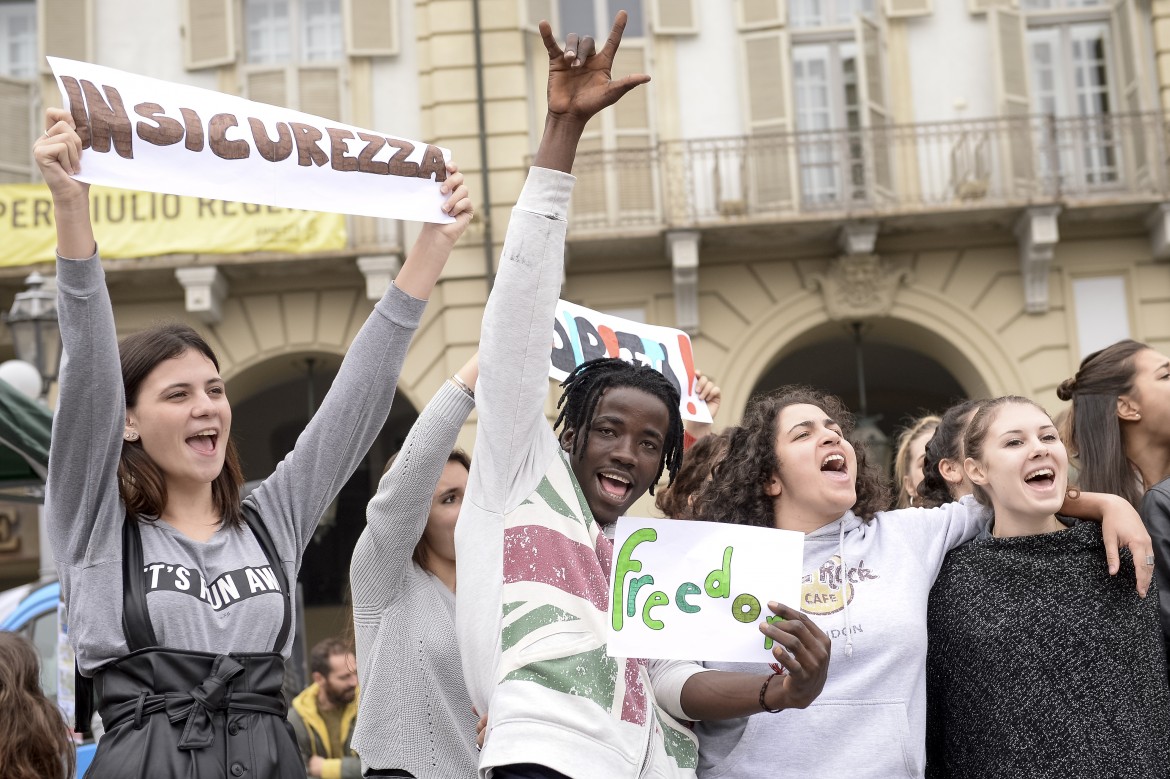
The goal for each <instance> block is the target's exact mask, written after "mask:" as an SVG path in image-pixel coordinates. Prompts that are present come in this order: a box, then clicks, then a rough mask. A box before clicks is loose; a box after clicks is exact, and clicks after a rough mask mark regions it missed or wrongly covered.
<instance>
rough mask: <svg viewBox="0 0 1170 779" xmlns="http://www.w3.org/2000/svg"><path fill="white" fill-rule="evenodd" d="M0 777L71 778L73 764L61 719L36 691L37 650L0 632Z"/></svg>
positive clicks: (38, 681)
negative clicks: (1, 735) (1, 734)
mask: <svg viewBox="0 0 1170 779" xmlns="http://www.w3.org/2000/svg"><path fill="white" fill-rule="evenodd" d="M0 733H3V734H4V737H3V738H0V776H3V777H4V779H46V778H47V777H50V778H51V777H58V778H59V779H60V778H63V777H72V776H73V770H74V762H75V760H76V752H75V747H74V745H73V739H72V738H71V736H70V733H69V727H68V726H67V725H66V724H65V718H64V717H63V716H62V715H61V711H60V709H58V708H57V706H56V704H54V703H53V702H52V701H51V700H49V699H48V698H46V697H45V694H44V693H43V692H42V691H41V670H40V662H39V661H38V659H37V651H36V649H35V648H34V647H33V645H32V644H31V643H30V642H29V640H28V639H27V638H25V637H24V636H21V635H18V634H16V633H8V632H5V631H0Z"/></svg>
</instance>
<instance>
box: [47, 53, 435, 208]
mask: <svg viewBox="0 0 1170 779" xmlns="http://www.w3.org/2000/svg"><path fill="white" fill-rule="evenodd" d="M48 60H49V64H50V65H51V66H52V68H53V74H54V75H55V76H56V78H57V86H58V87H59V88H60V89H61V96H62V99H63V100H64V101H65V103H64V105H65V107H66V108H68V109H69V112H70V113H71V114H72V115H73V119H74V121H75V122H76V123H77V127H78V133H79V134H80V135H81V140H82V147H83V148H84V149H86V151H85V153H84V154H83V155H82V158H81V173H80V174H79V175H78V176H77V179H78V180H80V181H87V182H89V183H91V184H104V185H108V186H112V187H121V188H123V189H136V190H143V191H146V192H162V193H166V194H172V195H189V196H192V197H201V198H216V199H220V200H231V201H237V202H242V203H258V204H260V205H268V206H283V207H285V208H300V209H305V210H309V211H331V212H335V213H342V214H359V215H363V216H375V217H385V218H393V219H410V220H414V221H422V222H450V221H452V220H451V217H449V216H447V215H446V214H444V213H443V212H442V211H441V210H440V207H441V206H442V204H443V201H444V199H445V198H444V197H443V195H442V194H440V192H439V185H440V183H441V182H443V181H444V180H445V179H446V177H447V169H446V167H445V162H446V158H447V157H449V156H450V154H449V152H447V151H446V150H445V149H440V148H439V147H437V146H431V145H428V144H425V143H416V142H414V141H408V140H405V139H403V138H397V137H395V136H392V135H385V134H383V133H376V132H372V131H369V130H363V129H361V128H359V127H352V126H350V125H347V124H342V123H340V122H335V121H332V120H330V119H322V118H321V117H318V116H313V115H311V114H305V113H301V112H300V111H293V110H290V109H287V108H277V107H275V106H270V105H265V104H264V103H256V102H253V101H251V100H245V99H244V98H242V97H236V96H235V95H225V94H222V93H219V92H212V91H211V90H207V89H200V88H198V87H192V86H188V85H186V84H175V83H171V82H167V81H160V80H158V79H153V78H147V77H145V76H138V75H135V74H133V73H126V72H124V71H120V70H114V69H113V68H106V67H102V66H100V65H91V64H88V63H85V62H76V61H74V60H66V59H60V58H58V57H49V58H48Z"/></svg>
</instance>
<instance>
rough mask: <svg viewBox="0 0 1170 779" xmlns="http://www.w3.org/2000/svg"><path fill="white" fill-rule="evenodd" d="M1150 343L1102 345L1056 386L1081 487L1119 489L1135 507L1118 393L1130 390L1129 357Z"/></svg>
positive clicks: (1136, 484) (1138, 496)
mask: <svg viewBox="0 0 1170 779" xmlns="http://www.w3.org/2000/svg"><path fill="white" fill-rule="evenodd" d="M1149 348H1150V347H1149V346H1147V345H1146V344H1144V343H1140V342H1138V341H1133V340H1129V339H1126V340H1124V341H1118V342H1117V343H1115V344H1113V345H1111V346H1106V347H1105V348H1104V349H1101V350H1099V351H1096V352H1093V353H1092V354H1090V355H1089V356H1088V357H1086V358H1085V359H1083V360H1081V367H1080V370H1078V371H1077V375H1076V376H1074V377H1073V378H1071V379H1065V380H1064V381H1062V382H1061V383H1060V386H1059V387H1057V389H1056V396H1057V397H1058V398H1060V399H1061V400H1071V401H1072V412H1071V413H1070V414H1069V415H1068V420H1067V429H1066V430H1065V431H1064V433H1065V438H1066V439H1067V440H1068V444H1069V450H1070V454H1073V455H1075V457H1076V458H1077V466H1078V468H1079V478H1078V481H1079V482H1080V487H1081V489H1083V490H1087V491H1089V492H1110V493H1113V494H1114V495H1120V496H1121V497H1123V498H1125V499H1126V500H1128V501H1129V502H1130V503H1131V504H1132V505H1133V506H1135V507H1136V506H1138V505H1139V504H1140V503H1141V500H1142V489H1141V485H1140V480H1139V479H1138V476H1137V475H1136V474H1135V473H1134V469H1133V465H1132V464H1131V463H1130V461H1129V458H1128V457H1127V456H1126V454H1125V436H1124V434H1123V432H1122V429H1121V420H1120V419H1119V418H1118V416H1117V399H1118V398H1119V397H1121V396H1122V395H1125V394H1126V393H1128V392H1132V391H1133V381H1134V376H1135V374H1136V373H1137V363H1136V360H1135V359H1134V358H1135V357H1136V356H1137V354H1138V353H1139V352H1142V351H1144V350H1146V349H1149Z"/></svg>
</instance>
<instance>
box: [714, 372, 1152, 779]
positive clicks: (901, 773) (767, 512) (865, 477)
mask: <svg viewBox="0 0 1170 779" xmlns="http://www.w3.org/2000/svg"><path fill="white" fill-rule="evenodd" d="M852 432H853V416H852V415H851V414H850V413H849V412H848V410H846V408H845V406H844V405H843V404H842V403H841V401H840V400H839V399H837V398H836V397H834V396H832V395H828V394H826V393H823V392H818V391H816V390H813V389H811V388H808V387H799V386H797V387H785V388H782V389H780V390H778V391H776V392H775V393H773V394H771V395H767V396H764V397H760V398H756V399H755V400H754V401H753V402H752V403H751V404H750V405H749V406H748V409H747V412H746V413H745V415H744V420H743V424H742V426H741V427H738V428H735V429H734V430H733V431H732V432H731V439H730V441H729V445H728V452H727V455H726V457H724V459H723V460H722V462H720V463H719V465H717V466H716V468H715V471H714V474H713V477H712V479H711V481H710V482H708V484H707V485H706V487H705V488H704V489H703V490H702V491H701V492H700V493H699V495H698V497H697V499H696V501H695V505H694V509H693V510H694V514H695V515H696V516H699V517H703V518H706V519H714V520H718V521H722V522H731V523H735V524H741V525H755V526H762V527H776V528H780V529H784V530H795V531H798V532H801V533H804V534H805V542H804V578H803V586H802V592H801V604H800V607H801V610H802V611H803V612H804V613H805V614H806V615H808V616H809V617H810V618H811V619H812V621H813V622H814V623H815V624H816V625H817V626H818V627H819V628H821V630H822V631H824V632H825V633H828V634H829V636H830V638H831V642H832V651H831V655H830V666H829V676H828V681H827V683H826V684H825V688H824V691H823V692H822V693H821V695H820V697H819V698H818V699H817V700H815V701H814V702H813V703H812V704H811V705H810V706H809V708H807V709H806V710H804V711H798V712H793V711H784V712H780V713H777V714H758V715H754V716H751V717H747V718H741V719H738V720H727V721H722V722H700V723H698V724H697V726H696V733H697V734H698V736H699V750H700V752H699V776H701V777H710V778H714V777H721V778H722V777H749V776H761V775H767V774H769V773H771V772H772V771H774V770H775V762H774V761H775V748H776V745H778V744H784V745H791V746H792V748H790V749H787V750H785V753H784V758H783V766H784V771H785V774H786V775H789V776H849V775H855V774H856V772H857V770H858V767H859V766H864V767H865V772H864V773H865V775H867V776H881V777H921V776H922V774H923V770H924V764H925V757H926V755H925V734H926V651H927V641H926V605H927V597H928V595H929V593H930V588H931V586H932V585H933V584H934V579H935V577H936V576H937V575H938V571H939V569H940V567H941V566H942V562H943V558H944V557H945V555H946V553H947V552H948V551H949V550H951V549H953V548H955V547H956V546H958V545H959V544H961V543H963V542H965V541H969V540H971V539H973V538H975V537H976V536H977V535H978V534H979V533H980V532H981V531H983V530H984V529H985V528H986V527H987V523H988V520H989V512H988V511H987V510H986V509H984V508H982V507H981V506H979V505H978V504H977V503H976V502H975V501H974V500H973V499H971V498H966V499H964V500H963V501H961V502H958V503H948V504H946V505H944V506H941V507H939V508H933V509H922V508H908V509H901V510H897V511H882V509H883V508H884V507H885V506H888V505H889V502H890V494H889V485H888V484H887V482H886V481H885V480H884V479H883V478H881V476H879V475H878V473H877V472H876V471H875V470H873V469H871V468H870V467H869V466H868V464H867V462H866V453H865V450H864V447H862V446H860V445H855V444H853V443H851V442H850V440H849V436H850V434H851V433H852ZM1106 509H1109V510H1110V512H1109V513H1110V516H1109V517H1108V518H1107V521H1106V523H1105V525H1104V527H1103V530H1104V535H1105V537H1106V538H1107V539H1108V538H1109V537H1110V534H1111V531H1116V530H1119V529H1121V530H1123V531H1124V539H1123V543H1125V542H1132V543H1133V544H1134V548H1135V549H1138V550H1139V551H1138V552H1137V553H1136V554H1135V556H1139V555H1141V554H1145V552H1144V551H1141V550H1142V549H1146V548H1148V546H1149V539H1148V537H1147V536H1146V533H1145V531H1144V529H1143V528H1142V526H1141V523H1140V520H1139V519H1138V518H1137V516H1136V515H1135V514H1134V512H1133V511H1132V509H1131V508H1130V507H1129V506H1128V505H1127V504H1126V503H1125V502H1124V501H1122V500H1120V499H1119V498H1117V497H1116V496H1112V495H1107V496H1102V495H1082V496H1080V497H1079V498H1078V499H1076V500H1072V499H1070V500H1068V501H1067V502H1066V504H1065V506H1064V511H1065V513H1070V514H1073V515H1076V516H1083V517H1084V518H1096V519H1100V518H1101V513H1102V511H1104V510H1106ZM1139 547H1140V548H1139ZM1116 554H1117V550H1116V543H1114V550H1113V555H1114V557H1113V558H1111V562H1113V561H1115V559H1116V558H1115V556H1116ZM1143 574H1144V582H1142V581H1141V579H1142V578H1143ZM1137 575H1138V577H1139V588H1141V589H1142V591H1144V588H1145V587H1148V586H1149V572H1148V569H1144V568H1143V569H1141V570H1139V571H1138V572H1137ZM705 665H708V666H709V667H715V668H720V669H724V670H739V671H757V672H758V671H759V667H758V666H755V665H752V664H737V663H708V664H705ZM844 732H847V733H848V738H842V734H843V733H844Z"/></svg>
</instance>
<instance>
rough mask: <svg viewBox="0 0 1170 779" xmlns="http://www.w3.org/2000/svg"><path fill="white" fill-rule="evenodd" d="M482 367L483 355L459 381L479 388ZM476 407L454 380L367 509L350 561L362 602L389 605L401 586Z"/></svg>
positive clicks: (419, 423) (422, 417) (418, 424)
mask: <svg viewBox="0 0 1170 779" xmlns="http://www.w3.org/2000/svg"><path fill="white" fill-rule="evenodd" d="M477 366H478V353H477V354H476V355H475V356H473V357H472V358H471V360H469V361H468V362H467V364H466V365H464V366H463V367H462V368H460V369H459V371H458V372H456V374H455V376H456V377H458V381H461V382H463V384H464V385H465V386H467V387H474V386H475V380H476V376H477V374H478V367H477ZM474 406H475V401H474V400H473V399H472V398H471V396H470V395H469V394H468V393H467V392H466V391H465V390H463V389H462V388H461V387H460V386H458V384H457V382H456V381H455V380H453V379H448V380H447V381H445V382H443V385H442V386H441V387H440V388H439V391H438V392H436V393H435V396H434V397H433V398H431V402H430V403H428V404H427V405H426V408H424V409H423V410H422V413H421V414H419V415H418V419H416V420H415V422H414V425H413V426H412V427H411V428H410V433H409V434H408V435H407V436H406V440H405V441H404V442H403V444H402V448H401V449H400V450H399V451H398V455H397V456H396V457H395V459H394V465H393V466H392V467H391V468H390V470H389V471H387V472H386V474H385V475H384V476H382V480H381V482H380V483H379V484H378V492H377V494H376V495H374V497H373V499H372V500H370V503H369V505H368V506H367V507H366V527H365V529H364V530H363V531H362V534H361V537H360V538H358V542H357V546H355V547H354V551H353V559H352V560H351V562H350V582H351V584H352V586H353V596H354V602H355V603H356V604H362V603H363V602H365V603H366V604H368V605H370V606H374V605H385V604H386V603H387V602H389V600H390V599H391V598H392V597H393V596H394V593H396V592H397V591H398V590H399V589H400V588H401V586H402V583H403V581H404V580H405V574H406V569H407V566H409V565H410V558H411V555H412V554H413V552H414V548H415V546H417V545H418V542H419V539H420V538H422V535H423V531H424V530H425V529H426V526H427V517H428V516H429V515H430V509H431V501H432V499H433V498H434V493H435V487H436V486H437V485H438V483H439V479H440V478H441V477H442V475H443V468H444V467H445V466H446V464H447V459H448V457H449V456H450V455H451V450H452V449H454V448H455V441H456V439H457V438H458V437H459V431H460V429H461V428H462V427H463V423H464V422H466V421H467V415H468V414H470V413H471V409H472V408H474Z"/></svg>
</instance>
